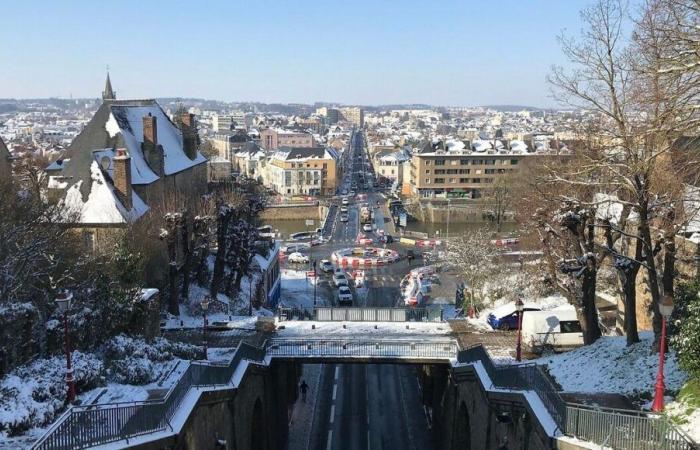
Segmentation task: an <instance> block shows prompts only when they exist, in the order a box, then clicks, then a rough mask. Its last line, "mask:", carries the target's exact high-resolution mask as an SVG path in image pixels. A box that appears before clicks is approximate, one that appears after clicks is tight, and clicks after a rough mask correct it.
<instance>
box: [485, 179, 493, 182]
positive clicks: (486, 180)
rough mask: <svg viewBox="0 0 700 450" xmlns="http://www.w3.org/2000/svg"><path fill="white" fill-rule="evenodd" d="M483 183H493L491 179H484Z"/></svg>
mask: <svg viewBox="0 0 700 450" xmlns="http://www.w3.org/2000/svg"><path fill="white" fill-rule="evenodd" d="M484 183H493V178H484Z"/></svg>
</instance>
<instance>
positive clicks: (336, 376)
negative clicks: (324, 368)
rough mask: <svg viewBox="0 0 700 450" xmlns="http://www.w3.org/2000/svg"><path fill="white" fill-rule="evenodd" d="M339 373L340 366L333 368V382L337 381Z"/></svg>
mask: <svg viewBox="0 0 700 450" xmlns="http://www.w3.org/2000/svg"><path fill="white" fill-rule="evenodd" d="M339 373H340V366H335V380H336V381H338V374H339Z"/></svg>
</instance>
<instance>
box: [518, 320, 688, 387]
mask: <svg viewBox="0 0 700 450" xmlns="http://www.w3.org/2000/svg"><path fill="white" fill-rule="evenodd" d="M639 337H640V342H639V343H637V344H635V345H632V346H630V347H627V346H626V344H625V339H626V338H625V337H624V336H604V337H602V338H601V339H598V341H596V342H595V343H593V344H592V345H587V346H584V347H581V348H578V349H576V350H572V351H570V352H568V353H563V354H560V355H555V356H548V357H543V358H539V359H535V360H533V361H532V362H535V363H538V364H544V365H546V366H547V367H548V368H549V373H550V374H551V375H552V376H553V377H554V379H555V380H556V381H557V383H559V385H560V386H561V387H562V389H563V390H564V391H570V392H587V393H597V392H606V393H616V394H622V395H629V396H635V395H640V394H646V395H647V397H648V396H650V395H653V390H654V383H655V381H656V373H657V371H658V367H659V356H658V354H655V353H652V352H651V343H652V341H653V338H654V336H653V334H652V333H651V332H642V333H640V336H639ZM666 355H667V358H666V366H665V377H666V389H668V390H670V391H678V390H679V389H680V388H681V386H683V383H685V381H686V380H687V378H688V376H687V374H686V373H685V372H684V371H683V370H682V369H681V368H680V367H679V366H678V360H677V359H676V355H675V353H674V352H673V351H671V352H669V353H667V354H666Z"/></svg>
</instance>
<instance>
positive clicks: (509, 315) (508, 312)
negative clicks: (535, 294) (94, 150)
mask: <svg viewBox="0 0 700 450" xmlns="http://www.w3.org/2000/svg"><path fill="white" fill-rule="evenodd" d="M541 310H542V308H540V307H539V305H535V304H530V303H525V305H524V308H523V311H524V312H525V315H527V313H528V312H529V311H541ZM486 321H487V322H488V324H489V325H491V328H493V329H494V330H504V331H507V330H515V329H517V328H518V312H517V311H516V310H515V302H511V303H507V304H505V305H503V306H499V307H498V308H496V309H494V310H493V311H492V312H491V314H489V316H488V318H487V319H486Z"/></svg>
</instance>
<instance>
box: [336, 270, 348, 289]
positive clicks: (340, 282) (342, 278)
mask: <svg viewBox="0 0 700 450" xmlns="http://www.w3.org/2000/svg"><path fill="white" fill-rule="evenodd" d="M333 284H335V286H336V287H340V286H348V285H349V284H350V283H348V277H347V276H346V275H345V273H342V272H341V273H338V272H336V273H334V274H333Z"/></svg>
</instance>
